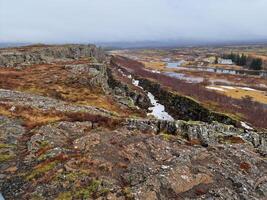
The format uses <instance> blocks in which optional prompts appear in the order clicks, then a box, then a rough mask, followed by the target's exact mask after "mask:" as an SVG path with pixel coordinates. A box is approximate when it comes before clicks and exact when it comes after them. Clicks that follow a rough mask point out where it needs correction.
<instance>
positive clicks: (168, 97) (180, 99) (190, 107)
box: [139, 78, 237, 125]
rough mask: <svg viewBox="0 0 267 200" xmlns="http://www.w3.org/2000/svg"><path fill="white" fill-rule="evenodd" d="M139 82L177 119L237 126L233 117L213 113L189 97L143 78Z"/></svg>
mask: <svg viewBox="0 0 267 200" xmlns="http://www.w3.org/2000/svg"><path fill="white" fill-rule="evenodd" d="M139 80H140V85H141V86H142V87H143V88H144V89H145V90H147V91H150V92H151V93H152V94H153V95H154V96H155V97H156V98H157V99H158V100H159V102H160V103H161V104H163V105H165V107H166V110H167V111H168V112H169V113H170V114H171V115H172V116H173V117H174V118H175V119H181V120H193V121H204V122H212V121H218V122H221V123H225V124H232V125H236V124H237V121H236V120H234V119H232V118H231V117H229V116H226V115H224V114H220V113H216V112H213V111H211V110H209V109H207V108H205V107H203V106H202V105H200V104H199V103H198V102H196V101H194V100H192V99H190V98H188V97H185V96H180V95H178V94H174V93H172V92H169V91H167V90H165V89H163V88H161V86H160V85H159V84H157V83H154V82H151V81H149V80H147V79H142V78H139Z"/></svg>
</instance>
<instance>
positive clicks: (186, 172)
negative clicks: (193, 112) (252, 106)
mask: <svg viewBox="0 0 267 200" xmlns="http://www.w3.org/2000/svg"><path fill="white" fill-rule="evenodd" d="M0 119H1V120H3V118H0ZM4 120H5V121H6V119H4ZM1 123H2V121H1ZM162 123H163V122H160V121H151V122H148V121H145V120H138V121H135V122H134V121H132V122H131V126H130V125H129V121H128V125H127V123H126V124H125V125H122V126H121V127H118V128H117V129H115V130H108V129H106V128H101V127H98V128H97V129H95V128H93V126H92V123H90V122H58V123H54V124H48V125H44V126H41V127H39V128H36V129H34V130H32V131H31V134H30V135H31V137H30V139H29V140H28V142H27V149H28V154H27V156H25V157H24V158H23V159H22V160H21V161H20V169H19V170H18V169H16V170H15V171H13V172H12V175H11V174H10V172H9V171H10V170H12V168H11V166H12V165H11V166H10V165H9V167H8V166H7V165H6V167H5V168H4V169H3V170H2V171H1V174H2V177H5V176H9V177H10V179H8V181H5V180H6V179H1V180H2V181H1V191H2V192H3V195H4V196H5V198H6V199H14V198H15V199H16V198H20V199H30V198H37V197H38V198H41V199H54V198H60V197H61V198H63V197H64V198H63V199H68V198H69V199H88V198H93V199H97V198H98V199H166V200H167V199H208V198H220V199H261V198H264V197H266V195H267V193H266V191H267V178H266V177H265V174H266V169H267V168H266V167H267V162H266V160H264V159H263V158H262V157H261V156H260V155H259V154H258V153H257V151H256V149H254V147H253V146H252V145H250V144H249V143H247V142H246V140H244V141H242V142H241V140H239V142H236V140H221V141H220V142H214V141H213V140H207V143H208V144H209V147H203V146H200V145H198V144H197V143H196V144H193V143H190V141H191V140H190V138H186V137H185V136H184V134H180V135H179V134H176V135H169V134H166V132H158V133H157V134H153V132H146V133H145V134H144V132H143V129H142V132H141V131H140V128H138V127H137V125H138V124H150V125H153V124H162ZM175 123H176V126H177V128H178V129H180V130H182V131H184V133H185V132H186V131H185V130H189V128H188V127H191V131H190V130H189V132H188V135H190V134H197V135H200V134H201V133H202V132H200V131H197V132H195V131H193V129H194V127H197V126H198V127H200V126H204V127H206V131H208V132H210V133H214V132H216V130H217V131H218V134H219V135H221V136H222V137H228V136H229V135H230V134H231V135H235V134H237V131H240V132H241V130H237V129H234V128H233V127H231V126H227V127H226V126H225V125H222V124H214V125H208V124H204V123H203V124H197V123H195V124H189V123H187V122H182V121H177V122H175ZM134 124H135V125H134ZM10 125H11V124H10ZM6 126H7V125H6ZM140 126H142V125H140ZM185 126H188V127H187V128H186V129H185V128H184V127H185ZM214 128H215V129H214ZM153 129H155V130H156V131H158V130H157V127H155V128H153ZM178 129H177V130H178ZM204 129H205V128H204ZM195 130H197V129H196V128H195ZM223 130H228V131H229V132H228V133H227V132H226V133H225V134H223ZM4 131H7V129H4ZM220 131H222V132H221V133H220ZM22 133H23V132H22ZM3 134H6V132H3ZM207 139H208V138H207ZM13 151H14V155H17V152H16V150H13ZM9 163H12V162H11V161H10V162H9ZM13 165H14V163H13ZM264 177H265V178H264ZM16 188H20V189H19V190H16ZM21 188H28V190H26V189H25V190H24V189H21ZM29 189H30V190H29ZM14 191H16V192H14Z"/></svg>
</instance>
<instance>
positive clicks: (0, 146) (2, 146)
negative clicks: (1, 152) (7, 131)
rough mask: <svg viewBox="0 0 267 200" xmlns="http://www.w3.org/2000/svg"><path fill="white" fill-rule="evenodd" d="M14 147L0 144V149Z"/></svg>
mask: <svg viewBox="0 0 267 200" xmlns="http://www.w3.org/2000/svg"><path fill="white" fill-rule="evenodd" d="M14 146H15V145H12V144H5V143H0V149H4V148H12V147H14Z"/></svg>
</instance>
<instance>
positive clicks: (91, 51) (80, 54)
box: [0, 45, 105, 67]
mask: <svg viewBox="0 0 267 200" xmlns="http://www.w3.org/2000/svg"><path fill="white" fill-rule="evenodd" d="M25 49H26V51H25ZM89 57H94V58H95V59H96V60H98V61H99V62H103V61H104V60H105V54H104V51H102V50H101V49H99V48H97V47H96V46H95V45H61V46H38V47H36V46H29V47H25V48H17V49H15V50H13V51H12V52H10V51H8V49H3V50H1V51H0V66H5V67H16V66H23V65H30V64H41V63H47V62H53V61H55V60H68V59H79V58H89Z"/></svg>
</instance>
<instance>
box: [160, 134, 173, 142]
mask: <svg viewBox="0 0 267 200" xmlns="http://www.w3.org/2000/svg"><path fill="white" fill-rule="evenodd" d="M162 137H163V140H164V141H167V142H168V141H170V139H171V135H170V134H167V133H163V134H162Z"/></svg>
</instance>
